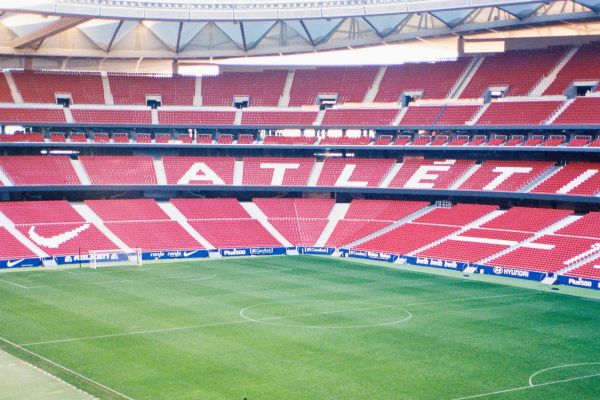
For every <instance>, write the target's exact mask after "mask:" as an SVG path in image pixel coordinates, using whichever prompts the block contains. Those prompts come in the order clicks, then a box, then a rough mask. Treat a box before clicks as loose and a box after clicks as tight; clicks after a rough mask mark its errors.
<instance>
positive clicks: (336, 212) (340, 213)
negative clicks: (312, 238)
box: [315, 203, 350, 247]
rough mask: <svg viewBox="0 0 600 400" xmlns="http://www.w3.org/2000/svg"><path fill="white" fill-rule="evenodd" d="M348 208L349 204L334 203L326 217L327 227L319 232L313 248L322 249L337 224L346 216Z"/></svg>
mask: <svg viewBox="0 0 600 400" xmlns="http://www.w3.org/2000/svg"><path fill="white" fill-rule="evenodd" d="M349 208H350V203H336V204H334V205H333V208H332V209H331V212H330V213H329V216H328V217H327V219H328V221H329V222H327V225H325V229H323V232H321V235H320V236H319V238H318V239H317V241H316V242H315V246H317V247H323V246H325V243H327V241H328V240H329V237H330V236H331V234H332V233H333V231H334V229H335V227H336V226H337V224H338V222H339V221H340V220H341V219H343V218H344V217H345V216H346V213H347V212H348V209H349Z"/></svg>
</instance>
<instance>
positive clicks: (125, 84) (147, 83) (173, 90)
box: [108, 74, 195, 106]
mask: <svg viewBox="0 0 600 400" xmlns="http://www.w3.org/2000/svg"><path fill="white" fill-rule="evenodd" d="M108 80H109V82H110V89H111V91H112V95H113V99H114V102H115V104H122V105H146V102H147V100H157V101H159V102H161V103H162V105H167V106H191V105H192V104H193V100H194V91H195V90H194V89H195V78H194V77H192V76H181V75H174V76H160V75H140V74H109V75H108Z"/></svg>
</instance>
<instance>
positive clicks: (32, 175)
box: [0, 156, 80, 186]
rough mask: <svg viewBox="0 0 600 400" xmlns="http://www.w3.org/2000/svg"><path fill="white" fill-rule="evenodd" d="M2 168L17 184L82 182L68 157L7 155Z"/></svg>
mask: <svg viewBox="0 0 600 400" xmlns="http://www.w3.org/2000/svg"><path fill="white" fill-rule="evenodd" d="M0 168H2V170H3V171H4V173H5V175H6V176H8V178H9V179H10V180H11V181H12V183H13V184H15V185H16V186H27V185H79V184H80V182H79V178H78V177H77V174H76V173H75V170H74V169H73V166H72V165H71V160H70V159H69V158H68V157H62V156H5V157H0Z"/></svg>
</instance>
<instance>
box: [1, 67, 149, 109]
mask: <svg viewBox="0 0 600 400" xmlns="http://www.w3.org/2000/svg"><path fill="white" fill-rule="evenodd" d="M11 75H12V76H13V79H14V80H15V83H16V85H17V88H18V89H19V92H20V93H21V96H22V97H23V101H24V102H25V103H50V104H55V103H56V99H57V95H66V96H67V97H68V98H70V100H71V102H72V104H104V103H105V99H104V91H103V89H102V79H101V77H100V74H99V73H95V72H57V71H53V72H49V71H11ZM8 93H10V91H9V92H8ZM9 102H12V99H11V100H9ZM144 104H145V103H144Z"/></svg>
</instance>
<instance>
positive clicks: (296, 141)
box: [263, 136, 315, 146]
mask: <svg viewBox="0 0 600 400" xmlns="http://www.w3.org/2000/svg"><path fill="white" fill-rule="evenodd" d="M314 142H315V138H314V137H303V136H265V139H264V141H263V144H281V145H288V146H290V145H311V144H314Z"/></svg>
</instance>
